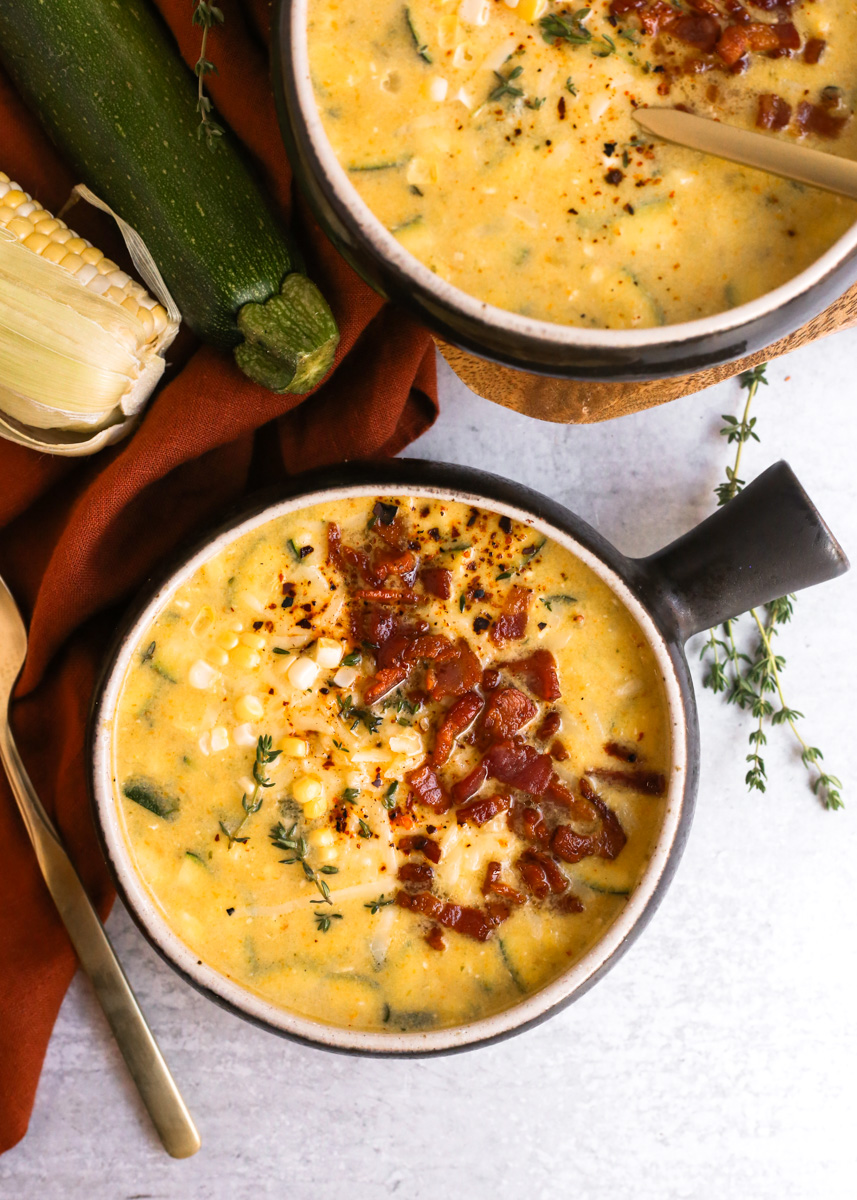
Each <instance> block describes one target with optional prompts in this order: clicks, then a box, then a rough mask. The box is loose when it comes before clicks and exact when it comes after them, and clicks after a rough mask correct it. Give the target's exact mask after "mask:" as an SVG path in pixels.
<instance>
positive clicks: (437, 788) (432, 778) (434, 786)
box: [405, 762, 450, 813]
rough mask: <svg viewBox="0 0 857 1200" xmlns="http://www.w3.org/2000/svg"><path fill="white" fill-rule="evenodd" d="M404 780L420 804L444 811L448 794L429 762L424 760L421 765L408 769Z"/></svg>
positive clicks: (446, 806) (434, 810)
mask: <svg viewBox="0 0 857 1200" xmlns="http://www.w3.org/2000/svg"><path fill="white" fill-rule="evenodd" d="M405 782H406V783H407V785H408V787H409V788H410V789H411V791H413V792H414V794H415V795H416V797H417V799H418V800H419V802H420V804H425V806H426V807H427V808H430V809H431V810H432V812H436V813H445V812H446V811H447V809H448V808H449V805H450V799H449V796H448V795H447V794H446V792H445V791H444V788H443V785H442V784H441V782H440V780H439V779H438V777H437V775H435V773H434V770H433V768H432V767H431V766H430V765H429V763H427V762H424V763H423V764H422V766H420V767H416V768H415V769H414V770H413V771H409V772H408V774H407V775H406V776H405Z"/></svg>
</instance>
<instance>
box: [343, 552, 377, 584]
mask: <svg viewBox="0 0 857 1200" xmlns="http://www.w3.org/2000/svg"><path fill="white" fill-rule="evenodd" d="M339 559H340V564H343V563H344V564H345V566H347V567H350V568H351V569H352V571H356V572H357V574H358V575H360V576H362V578H363V579H366V580H368V581H369V582H370V583H374V582H375V577H374V573H373V571H372V564H371V563H370V562H369V555H368V554H367V553H366V551H365V550H355V549H354V547H353V546H340V549H339Z"/></svg>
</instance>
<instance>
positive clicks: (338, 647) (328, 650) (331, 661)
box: [315, 637, 342, 670]
mask: <svg viewBox="0 0 857 1200" xmlns="http://www.w3.org/2000/svg"><path fill="white" fill-rule="evenodd" d="M341 659H342V642H338V641H337V640H336V638H329V637H320V638H319V639H318V641H317V642H316V644H315V661H316V662H317V663H318V665H319V667H321V668H323V669H324V670H329V669H331V668H333V667H338V666H339V663H340V660H341Z"/></svg>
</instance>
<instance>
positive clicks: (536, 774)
mask: <svg viewBox="0 0 857 1200" xmlns="http://www.w3.org/2000/svg"><path fill="white" fill-rule="evenodd" d="M482 762H483V763H485V764H486V765H487V768H488V775H489V776H490V777H491V778H492V779H499V780H500V782H501V783H510V784H511V785H512V786H513V787H516V788H520V790H521V791H522V792H529V793H530V795H531V796H541V795H542V794H543V793H544V791H545V790H546V788H547V786H548V784H549V782H550V778H551V775H552V773H553V764H552V763H551V757H550V755H549V754H539V752H538V750H536V748H535V746H530V745H527V744H526V743H525V742H521V741H519V740H518V739H517V738H514V739H510V740H509V741H505V742H496V743H495V744H494V745H493V746H492V747H491V749H490V750H489V751H488V752H487V754H486V755H485V757H484V758H483V759H482Z"/></svg>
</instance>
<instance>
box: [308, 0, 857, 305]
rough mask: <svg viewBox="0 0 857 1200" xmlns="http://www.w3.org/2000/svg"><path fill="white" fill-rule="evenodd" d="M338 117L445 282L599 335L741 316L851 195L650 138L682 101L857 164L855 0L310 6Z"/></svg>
mask: <svg viewBox="0 0 857 1200" xmlns="http://www.w3.org/2000/svg"><path fill="white" fill-rule="evenodd" d="M308 45H309V57H310V66H311V72H312V82H313V86H314V89H315V95H316V99H317V103H318V108H319V112H320V114H321V118H322V121H323V124H324V128H325V130H326V132H327V136H328V138H329V139H330V142H331V145H332V148H333V150H334V152H335V154H336V156H337V158H338V159H339V162H340V163H341V164H342V166H343V167H344V168H345V169H346V171H347V172H348V174H349V177H350V179H351V181H352V182H353V184H354V186H355V187H356V188H357V190H358V192H359V193H360V195H361V196H362V198H363V199H364V200H365V201H366V203H367V204H368V206H369V207H370V208H371V210H372V211H373V213H374V214H375V215H376V216H377V217H378V218H379V219H380V220H381V221H382V222H383V224H384V225H385V226H386V227H387V228H388V229H389V230H390V231H391V232H392V233H393V234H394V235H395V236H396V237H397V238H398V240H399V241H400V242H401V244H402V245H403V246H404V247H406V248H407V249H408V250H409V251H410V252H411V253H412V254H414V255H415V256H416V257H417V258H418V259H419V260H420V261H421V262H423V263H424V264H425V265H426V266H428V267H429V268H430V269H431V270H432V271H434V272H435V273H436V274H437V275H439V276H440V277H442V278H443V279H445V280H447V281H449V282H450V283H452V284H454V285H455V286H456V287H458V288H461V289H462V290H463V291H465V292H468V293H469V294H470V295H471V296H474V297H476V298H477V299H479V300H482V301H487V302H488V303H490V304H493V305H497V306H498V307H500V308H502V309H508V310H510V311H512V312H515V313H520V314H524V315H526V316H530V317H534V318H539V319H542V320H547V321H552V322H557V323H560V324H564V325H576V326H584V327H594V328H607V329H621V328H632V327H643V326H654V325H663V324H671V323H674V322H679V321H686V320H691V319H694V318H698V317H704V316H708V315H710V314H713V313H717V312H721V311H723V310H725V309H728V308H732V307H734V306H736V305H738V304H743V303H745V302H747V301H750V300H753V299H755V298H756V297H758V296H761V295H762V294H764V293H765V292H767V291H770V290H771V289H773V288H776V287H778V286H779V285H780V284H783V283H785V282H786V281H787V280H789V279H791V278H792V277H793V276H794V275H796V274H798V273H799V272H800V271H802V270H803V269H804V268H806V267H807V266H809V265H810V264H811V263H812V262H813V261H814V260H815V259H816V258H818V257H819V255H821V254H822V253H823V252H824V251H825V250H827V249H828V248H829V247H830V246H831V245H832V243H833V242H834V241H835V240H836V239H837V238H838V237H839V236H840V235H842V234H843V233H844V232H845V231H846V230H847V228H848V227H849V225H851V224H852V223H853V222H854V221H855V220H857V205H855V203H854V202H853V201H848V200H844V199H841V198H838V197H834V196H831V195H828V194H825V193H823V192H819V191H817V190H816V189H813V188H809V187H805V186H803V185H801V184H797V183H788V182H785V181H783V180H780V179H776V178H775V177H773V176H771V175H766V174H764V173H762V172H758V171H753V170H751V169H749V168H744V167H740V166H736V165H734V164H731V163H727V162H725V161H723V160H721V159H717V158H714V157H709V156H706V155H702V154H699V153H696V152H694V151H691V150H686V149H683V148H682V147H679V146H673V145H669V144H667V143H663V142H654V141H652V140H650V139H648V138H647V137H646V136H645V135H642V134H641V133H640V130H639V129H638V127H637V126H636V125H635V123H634V120H633V113H634V110H635V109H636V108H638V107H640V106H647V105H681V106H684V107H686V108H689V109H691V110H692V111H694V112H697V113H699V114H700V115H703V116H709V117H717V118H721V119H723V120H725V121H729V122H731V123H733V124H736V125H739V126H743V127H750V128H752V127H758V128H761V129H763V130H766V131H769V132H771V133H772V134H774V135H776V136H779V137H781V138H784V139H786V140H794V139H799V140H800V141H802V142H804V143H806V144H808V145H811V146H815V147H817V148H820V149H823V150H827V151H832V152H833V153H836V154H842V155H846V156H848V157H852V158H853V157H855V156H857V123H855V121H854V120H853V119H852V115H851V114H852V108H853V105H854V99H855V86H857V65H855V64H857V6H855V4H854V3H853V0H831V2H830V3H826V4H820V3H817V2H816V0H797V2H793V0H748V4H747V6H744V5H742V4H741V3H740V2H739V0H674V2H673V3H667V2H666V0H595V2H594V3H593V4H592V6H591V8H583V7H577V6H576V5H573V4H572V5H568V4H557V3H548V2H547V0H516V2H515V0H408V3H407V4H403V3H402V0H377V2H376V3H374V4H371V5H369V4H364V3H357V2H356V0H309V18H308Z"/></svg>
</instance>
